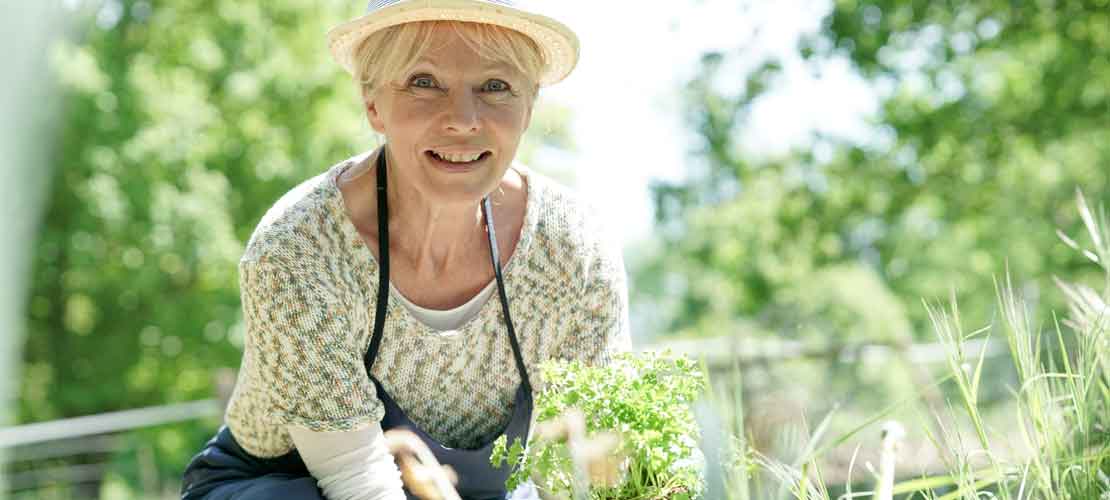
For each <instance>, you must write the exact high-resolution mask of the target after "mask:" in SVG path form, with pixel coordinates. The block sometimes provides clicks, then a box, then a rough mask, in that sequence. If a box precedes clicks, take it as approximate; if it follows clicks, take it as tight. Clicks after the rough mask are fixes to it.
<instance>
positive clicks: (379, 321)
mask: <svg viewBox="0 0 1110 500" xmlns="http://www.w3.org/2000/svg"><path fill="white" fill-rule="evenodd" d="M385 154H386V151H385V148H384V147H383V148H382V149H381V151H380V152H379V153H378V161H377V167H376V169H377V177H378V179H377V180H378V186H377V198H378V297H377V311H376V313H375V314H374V334H373V336H372V337H371V338H370V347H369V348H368V349H367V350H366V357H365V359H364V362H365V364H366V375H368V376H369V375H370V369H371V368H373V367H374V360H375V359H377V357H378V349H379V348H380V347H381V343H382V335H383V332H384V331H385V315H386V309H387V308H388V304H389V199H388V198H389V197H388V196H387V193H386V177H387V176H386V158H385ZM482 215H483V218H484V219H485V223H486V235H487V236H488V241H489V248H490V258H491V260H492V262H493V274H494V277H495V278H496V279H497V298H498V299H500V301H501V311H502V312H503V313H504V315H505V325H506V327H507V328H508V330H509V344H510V345H511V346H512V348H513V358H514V359H515V361H516V369H517V372H519V373H520V379H521V383H522V384H524V387H525V389H527V393H528V394H531V393H532V383H531V381H530V380H529V379H528V370H526V369H525V368H524V358H523V357H522V356H521V354H520V344H519V343H518V342H517V338H516V329H515V328H513V318H512V316H511V315H510V314H509V298H508V295H507V294H506V293H505V280H504V278H503V276H502V273H501V251H500V250H499V249H498V247H497V234H496V232H495V231H494V229H493V208H492V206H491V204H490V199H489V197H488V196H487V197H485V198H483V199H482Z"/></svg>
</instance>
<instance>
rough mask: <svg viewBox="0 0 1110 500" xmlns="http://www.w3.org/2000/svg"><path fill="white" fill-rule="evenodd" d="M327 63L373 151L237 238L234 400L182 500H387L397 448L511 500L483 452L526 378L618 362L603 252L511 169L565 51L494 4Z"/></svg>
mask: <svg viewBox="0 0 1110 500" xmlns="http://www.w3.org/2000/svg"><path fill="white" fill-rule="evenodd" d="M329 41H330V48H331V51H332V53H333V55H334V56H335V57H336V59H337V60H338V61H339V62H340V64H342V65H343V66H344V67H345V68H346V69H347V70H348V71H350V72H351V73H352V74H353V75H354V76H355V78H356V79H357V81H358V83H359V86H360V89H361V93H362V98H363V103H364V106H365V111H366V115H367V118H368V119H369V121H370V124H371V125H372V126H373V128H374V130H375V131H377V132H378V133H379V134H381V135H382V136H384V139H385V140H384V144H385V145H384V146H383V147H381V148H380V149H378V150H376V151H372V152H369V153H366V154H363V155H359V156H357V157H354V158H351V159H349V160H347V161H344V162H342V163H339V164H337V165H335V166H333V167H331V168H329V169H328V170H327V172H325V173H323V174H321V175H320V176H317V177H315V178H313V179H311V180H309V181H307V182H305V183H304V184H302V185H301V186H299V187H298V188H296V189H294V190H292V191H291V192H289V193H288V194H287V195H285V196H284V197H283V198H282V199H281V200H279V201H278V202H277V203H276V204H275V205H274V207H273V208H272V209H271V210H270V211H269V212H268V213H267V214H266V216H265V217H263V219H262V221H261V222H260V223H259V225H258V227H257V228H256V229H255V232H254V234H253V236H252V237H251V240H250V242H249V243H248V245H247V249H246V252H245V254H244V256H243V258H242V260H241V262H240V269H239V270H240V287H241V292H242V301H243V313H244V318H245V321H246V328H247V334H246V336H245V346H244V354H243V361H242V366H241V368H240V371H239V380H238V382H237V385H236V388H235V391H234V394H233V396H232V398H231V401H230V403H229V405H228V409H227V414H226V415H225V421H226V425H225V426H224V427H222V428H221V430H220V432H219V433H218V434H217V436H216V437H215V438H213V439H212V441H210V442H209V443H208V445H207V446H206V448H205V449H204V450H203V451H202V452H201V453H200V454H199V455H197V457H195V458H194V460H193V462H192V463H191V464H190V465H189V467H188V469H187V470H186V472H185V481H184V485H183V488H182V496H183V498H187V499H199V498H204V499H230V498H236V499H256V498H312V499H318V498H321V497H326V498H329V499H332V500H336V499H348V498H358V499H364V498H366V499H368V498H373V499H403V498H405V496H406V494H407V492H406V491H403V489H402V485H401V483H400V480H399V473H398V470H397V467H396V465H395V464H394V462H393V458H392V456H391V455H390V454H389V452H388V450H387V449H386V447H385V444H384V443H383V436H382V433H383V431H384V430H389V429H391V428H398V427H407V428H410V429H412V430H414V432H415V433H416V434H417V435H418V436H419V437H420V438H421V439H422V440H424V441H425V443H426V444H428V446H429V448H431V449H432V451H433V452H434V453H435V454H436V455H437V457H438V458H439V459H440V461H441V462H443V463H445V464H446V465H449V466H451V467H453V468H454V469H455V471H456V473H457V475H458V479H459V483H458V490H459V493H460V495H461V496H463V497H464V498H480V499H489V498H531V497H532V496H533V495H535V491H534V489H533V490H532V491H529V490H528V489H527V488H522V490H519V491H517V492H513V493H512V494H510V493H509V492H506V491H505V488H504V481H505V479H506V478H507V476H508V473H509V468H508V467H502V468H493V467H492V466H491V465H490V464H489V451H490V447H491V445H492V442H493V441H494V440H495V439H497V438H498V437H499V436H501V435H505V436H506V437H508V438H509V439H510V441H511V440H512V439H516V438H520V439H524V440H526V439H527V436H528V432H529V430H530V428H531V425H530V422H531V421H532V417H533V416H532V413H531V411H532V398H533V393H534V392H535V391H537V390H538V389H539V388H538V387H537V385H538V383H539V380H538V375H537V373H538V371H537V369H536V368H537V366H538V365H539V364H540V363H541V362H543V361H545V360H548V359H552V358H562V359H578V360H583V361H585V362H587V363H605V362H606V361H607V360H608V358H609V355H610V354H611V353H612V352H614V351H616V350H624V349H627V348H628V347H629V332H628V320H627V290H626V284H625V275H624V268H623V262H622V260H621V256H620V251H619V249H618V248H617V247H616V246H615V245H614V244H612V242H609V241H606V240H605V238H604V235H603V234H602V232H601V231H599V229H598V227H597V226H596V225H595V224H593V223H592V221H591V220H590V219H589V218H588V217H587V215H586V213H585V210H584V209H583V207H581V206H580V205H579V204H578V202H576V201H575V200H574V198H573V197H571V196H570V195H568V194H567V192H566V191H565V190H563V189H562V188H560V187H559V186H557V185H555V184H554V183H552V181H550V180H548V179H546V178H544V177H542V176H540V175H538V174H536V173H534V172H531V171H530V170H528V169H527V168H525V167H523V166H520V165H518V164H515V163H514V162H513V158H514V156H515V154H516V150H517V146H518V144H519V142H520V138H521V135H522V134H523V133H524V130H525V129H526V128H527V126H528V123H529V120H530V119H531V114H532V107H533V103H534V102H535V99H536V94H537V92H538V90H539V87H540V86H542V85H548V84H552V83H555V82H557V81H559V80H561V79H562V78H564V77H565V76H566V75H567V74H568V73H569V72H570V71H571V69H573V67H574V65H575V63H576V60H577V55H578V48H577V47H578V42H577V38H576V37H575V35H574V34H573V33H572V32H571V31H570V30H569V29H567V28H566V27H565V26H563V25H562V24H560V23H558V22H556V21H554V20H552V19H550V18H548V17H544V16H541V15H538V14H536V13H534V12H531V11H527V10H524V9H523V8H520V7H516V6H514V5H512V3H511V2H508V1H506V0H488V1H482V0H394V1H381V0H379V1H374V2H371V5H370V7H369V12H368V13H367V14H366V15H365V16H362V17H360V18H358V19H355V20H353V21H350V22H347V23H345V24H343V25H341V26H339V27H337V28H335V29H333V30H332V31H331V32H330V33H329Z"/></svg>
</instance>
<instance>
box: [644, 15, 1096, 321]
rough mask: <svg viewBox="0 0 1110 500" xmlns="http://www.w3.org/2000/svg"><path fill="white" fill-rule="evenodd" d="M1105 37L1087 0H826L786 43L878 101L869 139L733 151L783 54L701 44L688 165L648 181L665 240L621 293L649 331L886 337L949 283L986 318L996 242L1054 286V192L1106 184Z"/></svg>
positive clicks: (1068, 223)
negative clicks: (837, 66)
mask: <svg viewBox="0 0 1110 500" xmlns="http://www.w3.org/2000/svg"><path fill="white" fill-rule="evenodd" d="M1108 54H1110V9H1108V8H1107V7H1106V5H1105V2H1102V1H1095V2H1068V3H1066V5H1065V4H1059V5H1057V4H1056V3H1053V2H1047V3H1046V2H1032V3H1030V2H1016V3H1015V2H1005V1H1001V0H999V1H987V2H949V3H936V2H933V3H929V2H919V1H914V2H904V1H895V0H853V1H838V2H835V4H834V6H833V9H832V11H831V12H830V13H829V14H828V15H827V17H826V18H825V20H824V23H823V27H822V30H821V31H820V32H819V33H817V34H816V35H813V36H810V37H806V39H804V40H803V41H802V43H801V44H800V46H799V48H798V53H797V54H795V55H794V56H791V57H797V58H800V60H801V66H802V67H803V68H807V69H809V70H811V71H813V72H818V71H820V68H821V67H822V66H823V65H825V64H827V63H828V62H829V61H832V60H836V59H842V58H848V59H849V60H850V61H851V62H852V63H853V64H854V66H855V67H856V68H857V70H858V71H859V73H860V74H861V75H862V76H863V77H864V78H865V79H866V81H867V83H868V84H869V85H870V86H871V87H872V88H873V89H874V90H875V92H876V93H877V95H878V97H879V99H880V101H881V107H880V110H879V112H878V114H877V115H876V116H874V117H872V121H873V123H874V128H873V139H872V140H870V141H868V142H866V143H864V144H857V143H852V142H849V141H847V140H844V139H838V138H836V137H828V136H821V135H815V136H814V137H812V138H811V140H810V141H809V142H808V143H807V144H805V145H804V146H802V147H799V148H798V149H797V150H796V151H793V152H790V153H788V154H784V155H781V156H772V157H758V156H755V155H753V154H750V153H748V152H746V151H745V149H744V142H743V132H744V131H745V130H746V129H749V128H751V127H758V126H759V123H755V122H753V121H752V120H751V118H750V112H751V110H752V106H753V104H754V103H756V102H758V101H759V100H760V98H761V97H762V96H763V95H765V94H766V92H767V91H768V89H771V88H774V87H775V86H776V85H777V84H778V83H779V82H780V81H782V79H783V78H784V75H785V74H786V73H785V72H784V69H783V68H784V67H786V65H785V64H783V63H782V61H780V60H777V59H772V60H768V61H766V62H765V64H763V65H761V66H759V67H758V68H757V69H756V70H755V71H753V72H751V73H750V74H749V75H747V77H746V80H744V81H737V80H735V79H734V76H733V75H734V73H732V72H730V71H729V70H728V68H731V67H733V66H732V65H730V64H729V63H730V62H732V60H734V59H738V58H739V59H744V60H745V61H746V62H751V61H750V58H751V57H752V54H750V53H747V52H743V51H741V52H738V53H734V54H723V53H712V54H707V55H706V56H705V57H704V58H703V61H702V63H701V70H700V72H699V74H698V75H697V77H696V78H694V79H693V80H691V81H690V82H689V83H688V85H687V87H686V89H685V91H686V102H687V105H686V112H687V118H688V122H689V123H690V125H691V127H692V128H693V129H694V130H695V131H696V133H697V139H698V142H697V144H696V147H695V149H694V151H693V155H694V156H695V157H696V160H697V161H694V162H692V163H693V164H694V165H695V168H694V169H693V170H692V171H691V173H690V175H689V177H688V178H687V179H685V180H683V181H680V182H674V183H663V184H659V185H657V186H655V189H654V193H655V205H656V213H657V217H658V228H659V233H658V234H659V235H660V236H661V237H662V238H663V240H664V241H663V242H662V243H661V244H660V245H659V248H660V249H661V250H660V251H659V252H658V253H657V254H656V255H655V256H654V258H652V259H649V260H648V262H647V263H646V264H645V265H644V266H642V267H641V268H640V269H638V270H637V272H636V274H635V278H636V279H635V283H636V287H635V289H634V290H633V291H634V293H637V294H638V296H637V297H636V300H635V301H634V302H639V303H641V304H645V305H644V306H643V307H644V309H656V308H657V306H655V305H654V303H657V302H660V303H662V304H663V305H664V306H666V307H665V308H664V309H665V310H667V311H669V313H668V315H667V317H665V318H662V321H659V322H657V324H658V325H659V326H658V327H657V328H658V329H659V331H662V332H672V333H673V332H677V333H686V334H696V335H716V334H719V333H725V332H723V331H722V330H723V329H726V328H730V325H733V324H735V322H736V320H735V318H750V319H752V320H755V321H758V322H760V323H761V324H763V325H764V326H766V327H767V328H768V329H771V330H774V331H776V332H778V333H779V334H781V335H787V336H794V337H797V338H822V339H833V340H841V339H845V338H849V339H852V340H857V341H862V340H868V341H891V340H894V341H898V340H905V339H909V338H913V337H916V338H918V339H927V338H928V337H929V336H928V334H927V332H928V326H929V321H928V317H927V314H926V313H925V311H924V310H922V308H921V307H919V305H918V304H919V300H920V298H922V297H926V298H930V299H933V298H938V297H947V296H948V295H949V292H950V290H952V289H954V290H955V292H956V296H957V299H958V301H959V303H960V304H961V306H962V309H963V310H964V313H965V314H964V315H965V317H966V319H967V320H968V323H969V324H979V325H981V324H985V323H986V322H987V321H988V320H989V318H990V317H991V316H992V314H993V313H992V311H993V310H994V302H993V301H992V300H990V297H991V296H992V295H993V284H992V276H996V275H1000V274H1002V273H1003V271H1004V267H1005V264H1004V263H1003V261H1002V259H1001V258H999V257H998V256H1002V255H1005V256H1006V259H1007V261H1008V265H1009V269H1011V270H1012V271H1013V273H1014V274H1015V275H1018V276H1028V277H1030V278H1031V279H1032V280H1040V281H1030V282H1029V283H1022V284H1021V286H1023V287H1024V286H1030V287H1034V288H1033V289H1037V288H1038V287H1039V288H1043V287H1047V286H1050V283H1048V282H1047V281H1046V280H1044V279H1042V278H1043V277H1044V273H1043V270H1045V269H1049V268H1051V269H1054V270H1057V272H1059V273H1060V274H1061V275H1062V276H1065V277H1069V278H1080V277H1082V276H1083V275H1084V274H1086V273H1089V270H1087V269H1085V268H1084V267H1083V266H1082V261H1081V258H1079V257H1078V256H1076V255H1075V254H1073V253H1071V252H1069V251H1068V249H1067V248H1066V247H1065V246H1064V245H1061V244H1059V242H1056V241H1054V240H1053V237H1052V235H1053V229H1054V228H1055V227H1062V228H1065V229H1067V230H1071V229H1072V228H1075V227H1077V226H1078V225H1079V223H1080V222H1079V220H1078V218H1077V217H1076V215H1075V213H1074V212H1070V211H1065V210H1061V209H1060V208H1059V207H1061V206H1063V205H1064V204H1065V202H1066V201H1067V200H1068V199H1069V198H1070V196H1071V193H1072V191H1073V190H1074V189H1075V187H1076V186H1077V185H1081V186H1084V189H1086V190H1087V191H1088V193H1089V194H1091V195H1092V196H1093V198H1094V199H1106V198H1107V197H1108V196H1110V169H1108V168H1107V167H1106V165H1110V121H1108V120H1106V117H1107V116H1110V91H1107V89H1108V88H1110V86H1108V85H1107V81H1108V77H1110V58H1108V57H1107V55H1108ZM793 65H794V66H797V65H798V64H793ZM830 98H835V96H830ZM836 270H839V271H836ZM845 271H847V272H845ZM815 285H816V288H815ZM1044 296H1045V297H1046V301H1045V302H1046V303H1045V304H1043V305H1044V306H1046V307H1060V306H1062V305H1063V304H1062V303H1061V302H1060V301H1059V299H1058V298H1056V297H1055V296H1050V295H1049V294H1044ZM1049 297H1051V298H1049ZM1036 305H1037V306H1038V307H1039V306H1041V304H1036Z"/></svg>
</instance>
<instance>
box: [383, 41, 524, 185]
mask: <svg viewBox="0 0 1110 500" xmlns="http://www.w3.org/2000/svg"><path fill="white" fill-rule="evenodd" d="M429 47H430V48H429V50H428V51H427V52H425V53H424V54H423V56H422V57H421V58H420V60H419V61H418V62H417V63H416V65H415V66H414V67H413V68H412V69H411V70H409V72H408V73H406V74H404V75H401V78H400V79H399V80H397V81H394V82H385V83H383V84H382V85H381V86H380V87H379V88H378V90H377V91H376V92H375V94H374V95H373V96H367V99H366V109H367V114H368V117H369V119H370V123H371V125H372V126H373V127H374V130H376V131H378V132H379V133H381V134H384V135H385V137H386V140H387V142H388V144H389V146H388V149H389V153H390V157H389V160H390V161H391V162H392V165H393V168H391V169H390V175H393V176H394V177H395V178H396V179H397V180H398V181H400V182H401V183H403V185H406V186H409V187H413V188H415V189H416V190H417V191H419V192H420V193H421V194H422V195H423V196H424V197H425V198H426V199H427V200H428V201H430V202H433V203H436V204H469V203H475V202H477V201H479V200H481V199H482V198H483V197H484V196H486V195H487V194H488V193H490V192H492V191H493V190H494V189H495V188H496V187H497V185H498V183H499V181H500V180H501V178H502V176H503V175H504V174H505V170H506V169H508V167H509V165H510V164H511V163H512V160H513V157H514V156H515V155H516V149H517V146H518V145H519V143H520V137H521V135H522V134H523V133H524V130H525V129H526V128H527V127H528V122H529V120H531V116H532V103H533V100H534V96H533V90H532V89H533V85H534V84H532V83H531V82H530V81H528V79H527V78H526V77H525V76H524V75H522V74H521V73H520V72H519V71H517V70H515V69H514V68H513V67H512V66H511V65H509V64H506V63H502V62H499V61H491V60H488V59H483V58H482V57H480V56H479V55H478V53H476V52H475V51H474V50H472V49H471V48H470V47H469V46H468V45H467V44H466V43H465V42H464V41H463V40H462V39H460V38H459V35H458V34H457V33H456V32H455V30H454V29H451V28H450V27H443V28H440V29H437V30H436V31H435V33H434V35H433V36H432V40H431V43H430V44H429Z"/></svg>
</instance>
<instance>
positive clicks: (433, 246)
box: [388, 177, 487, 279]
mask: <svg viewBox="0 0 1110 500" xmlns="http://www.w3.org/2000/svg"><path fill="white" fill-rule="evenodd" d="M393 178H396V177H393ZM388 186H389V189H388V196H389V229H390V231H389V235H390V238H389V239H390V241H389V248H390V252H391V255H390V256H391V257H393V256H395V255H396V256H398V257H400V258H403V259H405V261H406V263H407V264H408V265H409V266H411V267H412V269H413V270H415V271H416V275H417V277H418V279H419V278H425V279H435V278H437V277H441V276H443V275H444V274H446V273H448V272H450V270H452V269H456V268H457V266H459V265H465V266H467V267H469V266H470V263H472V262H473V258H474V255H480V254H481V253H484V252H476V250H477V249H478V248H484V247H485V246H486V245H487V243H486V241H485V238H486V232H485V228H484V226H485V223H484V221H483V218H482V211H481V205H480V202H479V203H466V204H437V203H433V202H430V201H429V200H428V199H427V197H425V196H423V195H421V194H420V193H419V192H418V191H416V189H415V188H413V187H412V186H409V185H405V184H404V183H401V182H390V183H388Z"/></svg>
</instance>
